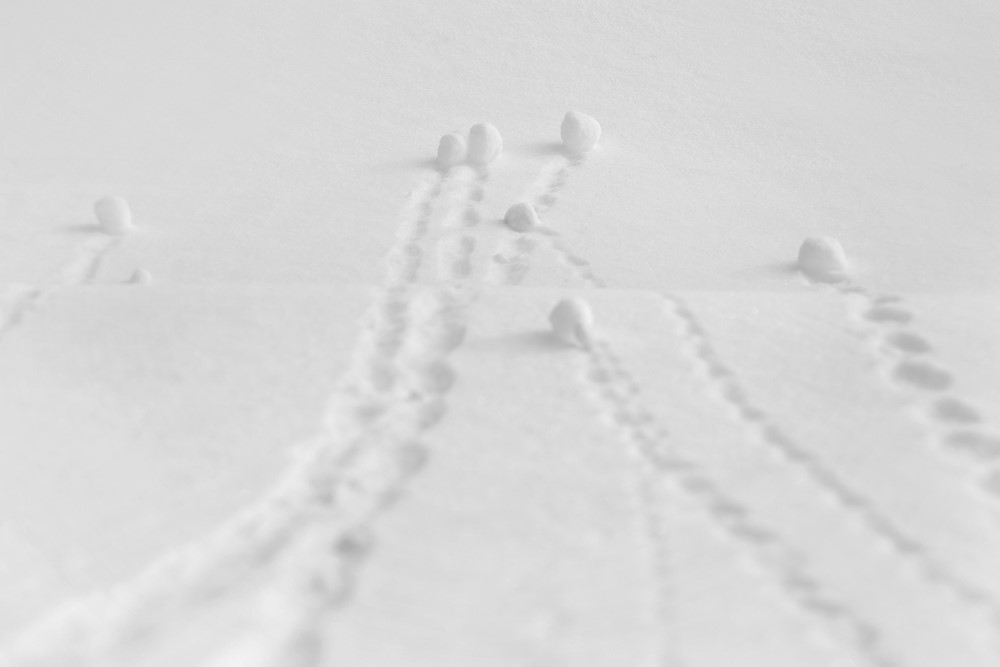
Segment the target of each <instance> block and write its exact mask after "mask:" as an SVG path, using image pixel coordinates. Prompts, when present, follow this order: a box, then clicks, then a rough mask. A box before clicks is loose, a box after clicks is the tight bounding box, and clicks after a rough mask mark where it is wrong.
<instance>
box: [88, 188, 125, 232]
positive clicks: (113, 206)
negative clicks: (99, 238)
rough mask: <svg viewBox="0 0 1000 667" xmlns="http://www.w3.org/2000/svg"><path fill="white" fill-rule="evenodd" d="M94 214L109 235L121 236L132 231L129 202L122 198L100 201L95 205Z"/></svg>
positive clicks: (108, 198)
mask: <svg viewBox="0 0 1000 667" xmlns="http://www.w3.org/2000/svg"><path fill="white" fill-rule="evenodd" d="M94 213H95V214H96V215H97V222H98V223H100V225H101V229H103V230H104V231H105V232H107V233H108V234H112V235H114V236H121V235H123V234H126V233H128V232H129V231H130V230H131V229H132V211H131V210H129V206H128V202H127V201H125V200H124V199H122V198H121V197H116V196H110V197H102V198H101V199H98V200H97V202H96V203H95V204H94Z"/></svg>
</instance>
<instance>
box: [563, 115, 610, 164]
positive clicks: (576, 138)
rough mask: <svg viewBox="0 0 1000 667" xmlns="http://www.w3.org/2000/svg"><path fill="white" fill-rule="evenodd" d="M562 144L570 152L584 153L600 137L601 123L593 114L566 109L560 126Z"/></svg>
mask: <svg viewBox="0 0 1000 667" xmlns="http://www.w3.org/2000/svg"><path fill="white" fill-rule="evenodd" d="M560 134H561V135H562V142H563V145H565V146H566V149H567V150H569V152H570V153H574V154H575V153H586V152H587V151H589V150H590V149H591V148H593V147H594V146H595V145H596V144H597V141H598V140H599V139H600V138H601V124H600V123H598V122H597V119H596V118H594V117H593V116H588V115H587V114H585V113H580V112H579V111H567V112H566V116H565V117H563V122H562V127H561V128H560Z"/></svg>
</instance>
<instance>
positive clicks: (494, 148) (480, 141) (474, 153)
mask: <svg viewBox="0 0 1000 667" xmlns="http://www.w3.org/2000/svg"><path fill="white" fill-rule="evenodd" d="M502 150H503V137H501V136H500V130H498V129H497V128H496V127H494V126H493V125H490V124H489V123H476V124H475V125H473V126H472V128H471V129H470V130H469V162H471V163H472V164H479V165H482V164H489V163H490V162H493V160H495V159H496V158H497V156H498V155H500V152H501V151H502Z"/></svg>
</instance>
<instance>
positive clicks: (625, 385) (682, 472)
mask: <svg viewBox="0 0 1000 667" xmlns="http://www.w3.org/2000/svg"><path fill="white" fill-rule="evenodd" d="M583 357H584V361H585V367H584V372H583V374H582V377H583V380H584V382H585V384H586V385H587V387H588V389H589V393H590V394H591V395H592V396H593V397H594V398H596V399H597V402H598V407H599V409H600V410H601V411H602V413H603V414H604V417H605V419H606V420H607V421H608V422H610V423H611V424H612V425H613V426H614V427H615V429H616V430H617V431H618V432H619V433H620V434H621V435H622V436H623V437H624V438H625V439H626V440H627V441H628V442H629V444H630V445H631V448H632V449H633V451H634V452H635V453H636V455H637V457H638V459H639V460H640V461H642V462H643V464H644V465H645V466H646V467H647V469H648V471H649V474H650V475H651V476H652V477H654V478H655V479H662V480H666V481H669V482H671V483H673V484H674V485H676V486H677V487H678V488H679V489H680V490H682V491H683V492H685V493H686V494H688V495H689V496H691V497H692V498H693V499H694V500H696V501H697V502H698V503H699V504H700V505H701V506H702V507H703V508H704V509H705V511H706V512H708V514H709V516H710V518H711V519H712V521H713V522H714V523H715V524H716V525H718V526H719V527H720V528H721V529H723V530H724V531H725V532H726V534H728V535H729V536H730V537H731V538H732V539H733V540H735V541H736V542H737V543H739V544H740V545H742V546H743V547H744V548H745V549H746V551H747V553H749V554H750V555H751V556H752V557H753V559H754V561H755V562H756V564H757V565H758V567H760V568H761V569H762V570H763V571H764V572H766V573H768V574H769V575H771V576H772V577H773V578H775V579H776V580H777V582H778V583H779V585H780V586H781V587H782V588H783V589H784V591H785V592H786V593H787V594H788V597H789V598H790V599H791V600H792V601H794V602H795V603H796V604H797V605H798V606H799V608H800V609H801V610H803V611H805V612H807V613H809V614H811V615H812V616H814V617H815V618H817V619H818V620H819V621H820V622H822V623H823V624H824V627H825V628H826V630H827V632H828V633H829V634H830V635H832V636H833V637H835V638H837V639H838V640H839V641H844V642H847V643H849V644H851V645H852V646H853V647H854V648H855V649H856V650H857V652H858V654H859V657H861V658H862V659H864V660H865V662H866V663H867V664H869V665H873V666H877V667H900V665H901V663H900V662H899V661H898V660H897V658H896V657H895V656H894V655H892V654H891V653H890V652H888V650H887V649H886V647H885V646H884V639H883V637H882V633H881V632H880V631H879V629H878V627H877V625H876V624H875V623H873V622H872V621H870V620H868V619H867V618H865V617H864V616H863V615H862V614H861V613H860V612H858V611H856V610H854V609H852V608H851V607H850V606H849V605H848V604H847V603H845V602H842V601H840V600H838V599H837V598H836V597H834V596H832V595H831V594H830V593H829V592H827V590H826V589H825V585H824V584H823V582H822V581H821V580H820V579H819V578H818V577H817V576H816V575H813V574H812V573H811V572H810V568H809V565H808V562H807V558H806V556H805V555H804V554H803V553H802V552H800V551H799V550H797V549H795V548H794V547H792V546H791V545H790V544H789V543H788V542H787V541H786V540H785V539H784V538H782V537H781V536H780V535H779V534H778V533H776V532H774V531H773V530H771V529H769V528H767V527H765V526H763V525H761V524H760V523H759V522H758V521H757V520H756V519H755V518H754V517H753V515H752V513H751V512H750V510H749V509H748V508H746V507H745V506H744V505H742V504H741V503H740V502H739V501H737V500H736V499H734V498H733V497H732V496H730V495H729V494H728V493H726V492H725V491H724V490H723V489H722V488H721V487H720V486H719V485H718V484H717V483H715V482H714V481H713V480H712V479H711V477H710V476H708V475H707V474H706V473H705V472H704V471H703V470H702V468H701V467H700V466H699V465H698V464H697V463H695V462H693V461H690V460H688V459H686V458H685V457H684V456H683V455H682V454H681V453H680V452H679V451H678V450H677V448H676V446H674V445H671V444H670V442H671V440H670V436H669V434H668V433H667V432H666V431H665V430H663V429H662V428H661V427H659V426H658V425H657V424H656V423H655V419H654V417H653V416H652V414H651V413H650V412H649V411H648V410H647V409H646V408H645V407H643V406H642V405H641V404H640V402H639V388H638V385H637V383H636V382H635V380H634V379H633V378H632V377H631V376H630V375H629V374H628V372H627V371H626V370H625V368H624V366H623V365H622V363H621V362H620V361H619V359H618V358H617V356H616V355H615V354H614V352H613V350H612V349H611V347H610V345H609V344H608V343H606V342H603V341H601V340H599V339H594V340H592V341H591V344H590V345H589V346H588V347H587V349H585V350H584V354H583ZM658 511H659V510H657V509H656V508H648V509H647V512H649V513H651V514H654V516H655V513H657V512H658ZM656 546H657V548H658V549H665V548H666V547H665V545H662V544H657V545H656ZM661 576H662V575H661ZM660 589H661V590H663V589H665V586H664V584H663V583H662V582H661V583H660Z"/></svg>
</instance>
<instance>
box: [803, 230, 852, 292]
mask: <svg viewBox="0 0 1000 667" xmlns="http://www.w3.org/2000/svg"><path fill="white" fill-rule="evenodd" d="M799 270H800V271H802V273H804V274H806V276H808V277H809V278H812V279H813V280H818V281H821V282H835V281H838V280H843V278H844V277H845V275H846V274H847V256H846V255H845V254H844V249H843V248H842V247H841V245H840V241H838V240H837V239H835V238H831V237H829V236H818V237H815V236H814V237H810V238H807V239H806V240H805V241H803V242H802V247H800V248H799Z"/></svg>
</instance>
